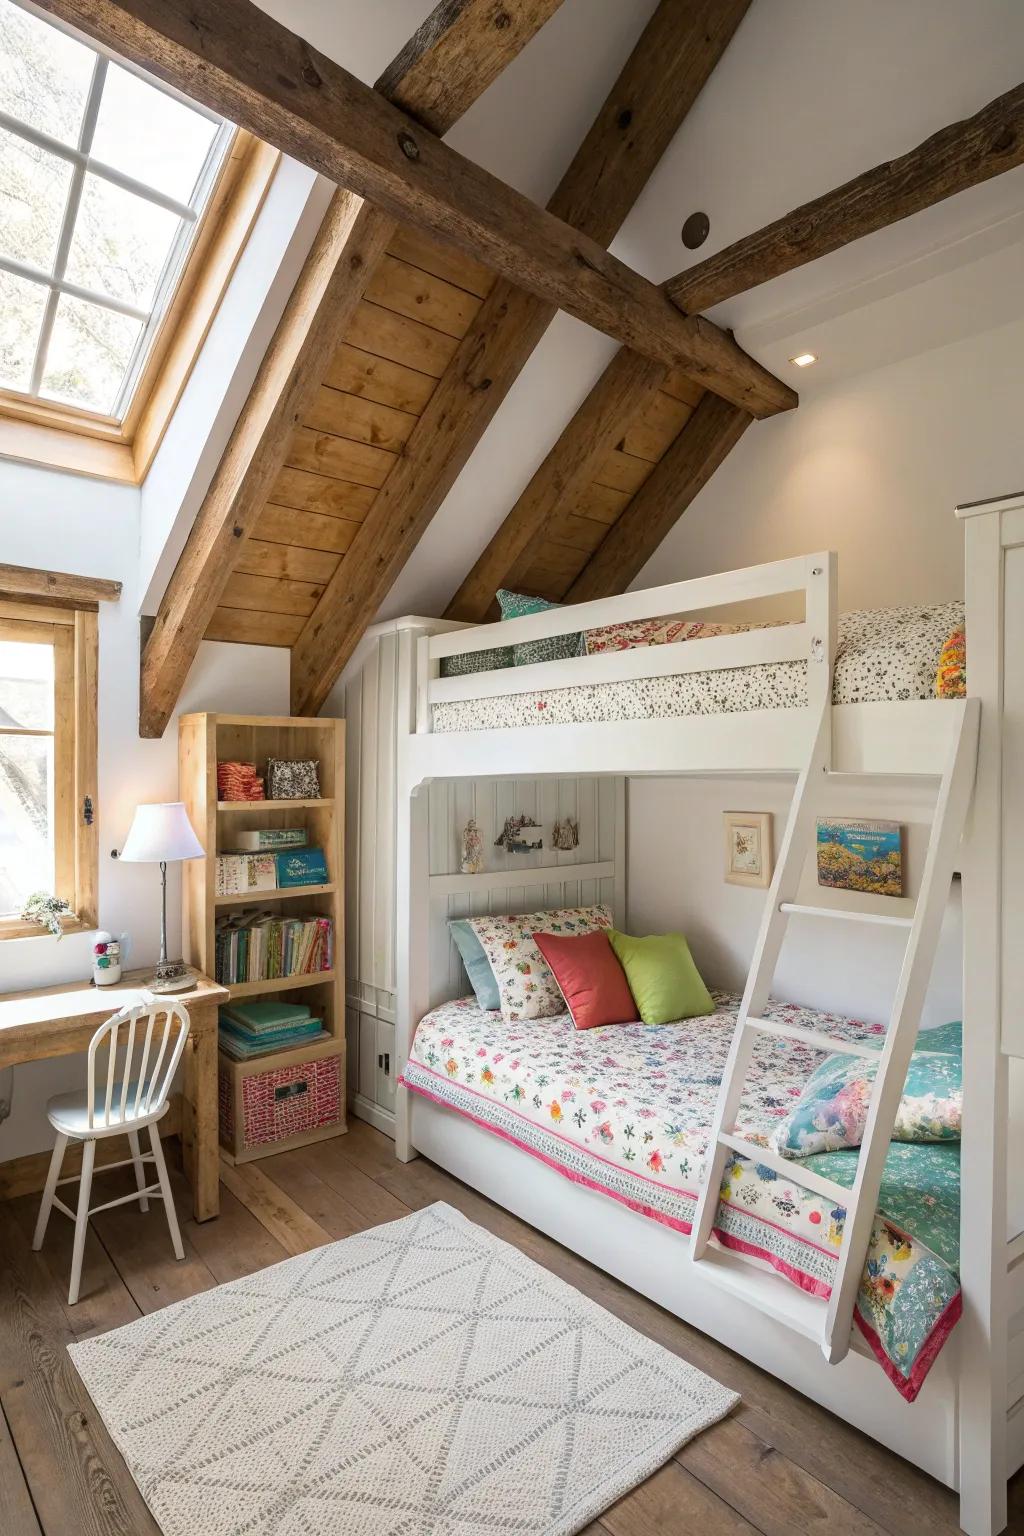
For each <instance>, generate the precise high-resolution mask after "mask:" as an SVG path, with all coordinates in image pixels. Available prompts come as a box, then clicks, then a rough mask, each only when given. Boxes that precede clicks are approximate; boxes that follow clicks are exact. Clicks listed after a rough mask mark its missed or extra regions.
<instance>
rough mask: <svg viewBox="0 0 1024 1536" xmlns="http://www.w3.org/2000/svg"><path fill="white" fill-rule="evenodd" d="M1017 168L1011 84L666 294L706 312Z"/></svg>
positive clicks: (690, 272)
mask: <svg viewBox="0 0 1024 1536" xmlns="http://www.w3.org/2000/svg"><path fill="white" fill-rule="evenodd" d="M1022 164H1024V85H1018V86H1016V87H1015V88H1014V89H1013V90H1012V91H1007V92H1006V94H1005V95H1004V96H998V97H997V98H996V99H995V101H991V102H989V104H988V106H987V107H983V108H982V110H981V111H980V112H978V113H976V115H975V116H974V117H970V118H967V119H965V120H964V121H963V122H960V123H952V124H951V125H950V126H949V127H948V128H942V129H940V131H939V132H938V133H935V134H932V136H931V138H929V139H925V141H924V143H923V144H919V145H918V146H917V148H916V149H912V150H910V151H909V153H907V154H905V155H901V156H899V158H898V159H896V160H888V161H886V162H885V164H883V165H876V166H875V167H874V168H873V169H872V170H870V171H865V172H864V173H863V175H861V176H857V177H855V178H854V179H853V181H848V182H846V183H845V184H844V185H843V186H841V187H836V188H835V190H834V191H832V192H826V193H825V195H824V196H823V197H818V198H815V199H814V201H813V202H810V203H804V204H803V206H802V207H800V208H795V209H794V210H793V212H792V213H787V214H786V216H785V217H784V218H781V219H776V220H775V221H774V223H772V224H768V225H766V226H765V228H764V229H760V230H758V231H757V233H756V234H753V235H748V236H747V237H746V239H744V240H737V241H736V242H735V243H734V244H733V245H729V246H726V248H725V249H724V250H722V251H718V252H716V254H715V255H714V256H709V257H707V259H706V260H705V261H699V262H697V263H696V265H694V266H692V267H688V268H687V270H686V271H685V272H680V274H679V276H678V277H674V278H670V279H669V281H668V282H667V283H666V284H665V291H666V293H667V294H668V296H669V298H670V299H671V300H672V302H673V304H675V305H676V306H677V308H679V309H680V310H682V311H683V313H684V314H688V315H692V314H694V313H696V311H698V310H705V309H710V308H711V307H712V306H713V305H715V304H721V303H722V301H723V300H724V299H731V298H732V297H733V296H734V295H735V294H737V293H746V292H747V291H748V290H749V289H751V288H757V287H759V286H760V284H761V283H767V282H770V281H771V279H772V278H774V277H781V276H782V274H783V273H784V272H792V271H793V270H794V268H796V267H802V266H804V265H805V264H806V263H807V262H810V261H816V260H817V259H818V257H819V256H826V255H828V253H829V252H830V251H837V250H839V249H840V247H841V246H844V245H849V244H850V242H851V241H853V240H860V239H862V238H863V236H865V235H870V234H874V233H875V231H876V230H879V229H885V228H886V227H887V226H888V225H890V224H896V223H898V222H899V221H900V220H901V219H906V218H909V217H910V216H911V215H912V214H915V213H921V212H922V211H923V210H924V209H925V208H930V207H931V206H932V205H933V204H934V203H940V202H942V201H943V200H944V199H945V198H947V197H953V196H954V194H955V193H957V192H964V191H966V190H967V188H968V187H974V186H977V185H978V184H979V182H983V181H988V180H989V179H990V178H991V177H993V176H1001V175H1002V174H1003V173H1004V172H1005V171H1009V170H1013V169H1014V168H1015V167H1016V166H1019V165H1022Z"/></svg>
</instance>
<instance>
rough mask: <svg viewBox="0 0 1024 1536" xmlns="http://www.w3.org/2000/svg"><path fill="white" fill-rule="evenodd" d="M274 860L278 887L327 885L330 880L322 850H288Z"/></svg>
mask: <svg viewBox="0 0 1024 1536" xmlns="http://www.w3.org/2000/svg"><path fill="white" fill-rule="evenodd" d="M275 858H276V859H277V883H278V885H279V886H289V885H327V883H328V881H329V879H330V876H329V875H328V873H327V860H326V859H325V858H324V851H323V849H322V848H289V849H288V851H287V852H279V853H277V854H275Z"/></svg>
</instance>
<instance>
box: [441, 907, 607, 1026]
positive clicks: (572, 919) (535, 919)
mask: <svg viewBox="0 0 1024 1536" xmlns="http://www.w3.org/2000/svg"><path fill="white" fill-rule="evenodd" d="M467 923H468V926H469V927H470V928H472V930H473V932H474V933H475V934H476V936H477V938H478V939H479V940H480V944H481V947H482V948H483V952H484V954H485V955H486V956H487V959H488V961H489V962H490V966H491V970H492V971H493V972H494V979H495V981H496V982H497V983H498V996H499V999H500V1002H501V1016H502V1018H503V1019H504V1020H505V1022H506V1023H507V1024H513V1023H515V1022H516V1020H517V1019H546V1018H551V1017H552V1016H553V1015H554V1014H556V1013H564V1012H565V1000H564V998H563V997H562V993H561V989H560V988H559V985H558V982H557V981H556V980H555V978H554V976H553V974H552V972H551V968H550V966H549V965H548V963H547V961H546V960H545V959H544V956H543V955H542V954H541V952H540V950H539V949H538V948H537V945H536V943H535V942H534V937H533V936H534V934H535V933H538V932H539V933H560V934H563V935H565V936H569V935H572V934H579V933H592V932H593V931H594V930H595V929H597V928H610V927H611V925H612V914H611V912H610V911H609V910H608V908H607V907H605V906H597V907H568V908H565V909H563V910H560V911H555V912H526V913H523V914H517V915H515V916H511V917H504V916H502V917H471V918H468V919H467Z"/></svg>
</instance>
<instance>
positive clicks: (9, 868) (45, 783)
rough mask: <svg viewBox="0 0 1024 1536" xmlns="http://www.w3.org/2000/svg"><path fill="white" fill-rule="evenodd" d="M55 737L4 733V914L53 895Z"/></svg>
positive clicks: (0, 795) (0, 765)
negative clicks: (43, 894)
mask: <svg viewBox="0 0 1024 1536" xmlns="http://www.w3.org/2000/svg"><path fill="white" fill-rule="evenodd" d="M52 806H53V738H52V736H26V737H18V736H3V735H0V914H3V915H4V916H7V917H9V916H10V915H11V914H12V913H17V912H20V911H21V909H22V907H23V906H24V904H25V901H26V898H27V897H29V896H31V895H32V893H33V891H48V892H50V893H52V892H53V882H54V858H53V814H52Z"/></svg>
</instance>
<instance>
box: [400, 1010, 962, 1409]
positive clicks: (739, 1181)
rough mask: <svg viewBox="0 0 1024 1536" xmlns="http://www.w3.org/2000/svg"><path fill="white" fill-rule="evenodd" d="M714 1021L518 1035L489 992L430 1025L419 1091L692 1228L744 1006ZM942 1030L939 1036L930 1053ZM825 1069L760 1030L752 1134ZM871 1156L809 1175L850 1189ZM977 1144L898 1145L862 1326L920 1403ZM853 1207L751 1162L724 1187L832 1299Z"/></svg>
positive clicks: (565, 1026)
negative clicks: (966, 1154)
mask: <svg viewBox="0 0 1024 1536" xmlns="http://www.w3.org/2000/svg"><path fill="white" fill-rule="evenodd" d="M713 996H714V1001H715V1012H714V1013H713V1014H711V1015H709V1016H706V1017H703V1018H697V1019H688V1020H684V1021H682V1022H680V1023H675V1024H664V1025H645V1024H618V1025H609V1026H604V1027H600V1028H596V1029H590V1030H583V1031H579V1030H576V1029H574V1028H573V1024H572V1019H571V1017H570V1015H569V1014H568V1013H566V1014H560V1015H557V1016H555V1017H550V1018H543V1019H531V1020H529V1021H525V1022H521V1023H514V1024H506V1023H504V1022H503V1021H502V1019H501V1015H500V1014H497V1013H487V1012H484V1011H483V1010H482V1009H480V1008H479V1007H477V1004H476V1000H475V999H474V998H472V997H470V998H462V999H460V1000H458V1001H456V1002H450V1003H445V1004H443V1005H442V1006H441V1007H440V1008H435V1009H434V1010H433V1011H432V1012H431V1013H428V1014H427V1015H426V1016H425V1018H423V1019H422V1021H421V1022H420V1025H419V1027H418V1029H417V1031H416V1035H415V1038H414V1041H413V1046H412V1050H411V1052H410V1057H409V1060H408V1062H407V1063H406V1067H405V1072H404V1076H403V1081H404V1082H405V1084H406V1086H407V1087H408V1088H410V1089H411V1090H412V1091H413V1092H416V1093H420V1094H423V1095H424V1096H425V1097H427V1098H429V1099H432V1100H434V1101H436V1102H437V1103H439V1104H442V1105H444V1106H446V1107H448V1108H450V1109H452V1110H455V1111H457V1112H458V1113H460V1114H464V1115H466V1116H468V1117H469V1118H470V1119H472V1120H475V1121H476V1122H477V1123H478V1124H480V1125H482V1126H483V1127H484V1128H485V1129H487V1130H490V1131H493V1132H494V1133H495V1134H496V1135H499V1136H502V1137H504V1138H505V1139H506V1140H509V1141H511V1142H513V1143H514V1144H515V1145H517V1146H519V1147H521V1148H523V1149H524V1150H525V1151H527V1152H529V1153H531V1154H532V1155H533V1156H534V1157H537V1158H539V1159H540V1160H541V1161H543V1162H545V1163H547V1164H548V1165H549V1166H550V1167H552V1168H554V1169H556V1170H557V1171H558V1172H559V1173H561V1174H563V1175H564V1176H565V1177H566V1178H569V1179H572V1180H574V1181H575V1182H577V1183H581V1184H586V1185H588V1186H589V1187H590V1188H592V1189H596V1190H598V1191H600V1192H601V1193H603V1194H606V1195H608V1196H610V1197H611V1198H612V1199H615V1200H619V1201H621V1202H622V1203H623V1204H625V1205H628V1206H630V1207H631V1208H632V1209H633V1210H635V1211H638V1212H640V1213H641V1214H642V1215H644V1216H647V1217H649V1218H651V1219H652V1220H654V1221H659V1222H662V1223H663V1224H664V1225H666V1226H669V1227H673V1228H675V1229H676V1230H677V1231H680V1232H684V1233H688V1232H689V1231H690V1227H691V1222H692V1219H693V1212H694V1208H695V1204H696V1197H697V1192H698V1189H699V1186H700V1183H701V1181H702V1179H703V1177H704V1167H705V1157H706V1153H707V1141H708V1130H709V1127H710V1124H711V1119H712V1115H713V1113H714V1107H715V1102H716V1098H717V1093H718V1087H719V1083H720V1081H721V1074H722V1070H723V1068H724V1064H725V1058H726V1053H727V1051H728V1047H729V1042H730V1040H731V1038H732V1033H733V1028H734V1025H735V1019H736V1009H737V1007H738V999H737V998H735V997H731V996H728V995H726V994H724V993H717V992H716V993H714V994H713ZM767 1011H768V1013H769V1015H770V1016H771V1017H774V1018H780V1019H782V1020H785V1021H788V1022H790V1023H796V1024H803V1025H805V1026H806V1027H809V1028H812V1029H816V1030H818V1031H822V1032H824V1033H826V1034H830V1035H834V1036H835V1037H836V1038H838V1039H848V1040H863V1039H870V1038H871V1037H872V1036H876V1035H878V1034H879V1033H881V1026H876V1025H869V1024H863V1023H858V1022H857V1021H856V1020H852V1019H845V1018H840V1017H838V1016H837V1015H834V1014H828V1013H821V1012H818V1011H813V1010H811V1009H806V1008H800V1007H797V1006H795V1005H793V1004H783V1003H773V1004H770V1005H769V1008H768V1010H767ZM926 1039H927V1034H925V1035H923V1036H922V1044H923V1043H924V1042H925V1041H926ZM825 1059H826V1056H825V1053H823V1052H821V1051H815V1050H811V1049H810V1048H809V1047H807V1046H805V1045H802V1044H799V1043H796V1042H792V1041H783V1040H781V1039H777V1038H775V1037H772V1036H768V1035H764V1034H759V1035H758V1037H757V1040H756V1042H755V1046H754V1057H753V1065H752V1067H751V1070H750V1072H749V1073H748V1076H747V1083H746V1090H745V1092H744V1095H743V1100H742V1104H741V1108H740V1113H739V1116H738V1119H737V1127H736V1128H737V1130H738V1131H739V1133H740V1134H742V1135H743V1136H745V1137H747V1138H749V1139H750V1140H752V1141H755V1142H759V1143H761V1144H762V1145H767V1144H768V1141H769V1139H770V1136H771V1133H772V1129H773V1127H774V1126H775V1124H776V1123H777V1122H778V1121H779V1120H780V1119H781V1118H783V1117H784V1116H785V1115H786V1113H787V1112H788V1110H789V1108H790V1107H791V1106H792V1104H793V1102H794V1101H795V1100H796V1099H797V1098H798V1097H799V1095H800V1091H801V1089H802V1087H803V1085H804V1083H805V1082H806V1080H807V1078H808V1076H809V1075H810V1073H811V1072H812V1071H813V1070H814V1069H815V1068H816V1067H817V1066H819V1065H820V1063H821V1062H822V1061H824V1060H825ZM857 1155H858V1154H857V1152H856V1151H853V1150H844V1151H838V1152H826V1153H820V1154H817V1155H816V1156H814V1157H811V1158H808V1159H807V1163H806V1165H807V1166H808V1167H810V1168H814V1169H816V1170H817V1171H818V1172H820V1173H822V1174H823V1175H825V1176H826V1177H828V1178H830V1179H833V1180H834V1181H835V1182H836V1183H839V1184H845V1185H850V1184H852V1182H853V1178H854V1173H855V1170H856V1162H857ZM959 1199H960V1146H959V1143H958V1142H935V1143H932V1144H930V1145H915V1144H913V1143H907V1142H900V1143H895V1142H894V1143H893V1144H892V1146H891V1148H890V1151H889V1156H888V1159H887V1162H886V1166H885V1175H884V1178H883V1181H882V1190H881V1196H880V1199H879V1209H878V1215H877V1218H876V1221H875V1225H874V1229H873V1232H872V1236H871V1244H870V1249H869V1252H868V1257H867V1264H866V1267H865V1270H864V1275H863V1279H862V1281H861V1286H860V1292H859V1295H858V1298H857V1309H856V1313H855V1320H856V1323H857V1326H858V1327H859V1329H860V1331H861V1332H862V1333H863V1335H864V1336H865V1338H866V1339H867V1340H868V1342H869V1344H870V1345H871V1348H872V1349H873V1351H874V1353H875V1355H876V1356H877V1358H878V1360H879V1361H880V1362H881V1364H882V1366H883V1368H884V1370H885V1372H886V1374H887V1375H888V1377H889V1379H890V1380H891V1381H892V1382H893V1383H894V1384H895V1386H896V1388H897V1390H898V1391H899V1392H900V1393H901V1394H902V1396H903V1397H905V1398H906V1399H907V1400H908V1401H910V1402H912V1401H913V1399H914V1398H915V1397H916V1396H917V1394H918V1392H919V1391H920V1388H921V1384H922V1382H923V1381H924V1379H925V1376H926V1375H927V1373H928V1370H929V1369H930V1367H931V1364H932V1362H933V1361H934V1359H935V1356H936V1355H937V1353H938V1351H939V1349H940V1348H941V1346H942V1343H943V1342H944V1340H945V1338H946V1337H947V1335H948V1334H949V1332H950V1331H951V1329H952V1328H953V1326H954V1324H955V1323H956V1321H957V1319H958V1317H959V1316H960V1310H961V1299H960V1282H959V1278H958V1274H957V1266H958V1262H959V1248H958V1243H959ZM845 1219H846V1212H845V1210H844V1209H843V1208H842V1207H840V1206H835V1207H833V1206H831V1205H830V1204H829V1202H827V1201H825V1200H823V1199H822V1198H821V1197H820V1196H818V1195H815V1194H812V1193H810V1192H809V1191H807V1190H804V1189H802V1188H801V1187H800V1185H798V1184H796V1183H794V1182H792V1181H789V1180H787V1179H785V1178H782V1177H780V1176H779V1175H777V1174H775V1173H774V1172H773V1171H772V1170H771V1169H769V1168H767V1167H765V1166H763V1165H758V1164H754V1163H752V1162H751V1161H749V1160H748V1159H745V1158H737V1159H735V1160H734V1161H733V1162H732V1163H730V1164H729V1166H728V1168H727V1170H726V1177H725V1180H724V1182H723V1185H722V1199H721V1203H720V1205H719V1209H718V1216H717V1220H716V1226H715V1233H716V1236H717V1238H718V1240H719V1241H720V1242H721V1243H722V1244H724V1245H725V1246H726V1247H729V1248H734V1249H737V1250H739V1251H740V1252H743V1253H746V1254H750V1255H752V1256H754V1257H757V1258H759V1259H761V1260H762V1261H763V1262H765V1263H767V1264H769V1265H770V1266H771V1267H772V1268H774V1269H776V1270H777V1271H778V1272H779V1273H780V1274H782V1275H785V1276H786V1277H787V1278H788V1279H789V1280H791V1281H792V1282H793V1284H794V1285H797V1286H799V1287H801V1289H803V1290H805V1291H809V1292H811V1293H812V1294H814V1295H818V1296H823V1297H827V1296H828V1295H829V1294H830V1292H831V1287H832V1280H833V1277H834V1274H835V1270H836V1261H837V1256H838V1250H839V1246H840V1243H841V1241H842V1235H843V1227H844V1222H845Z"/></svg>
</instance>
